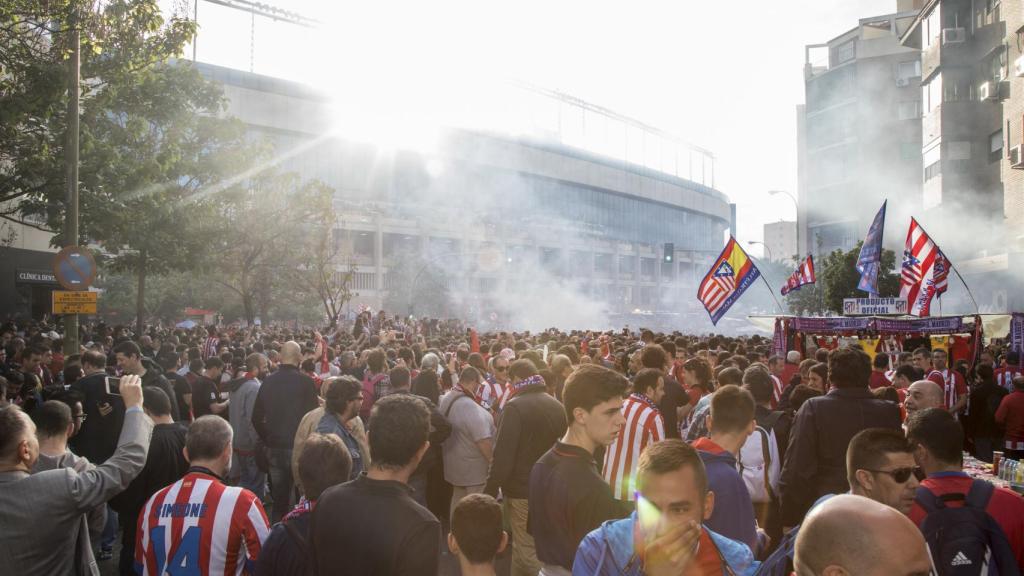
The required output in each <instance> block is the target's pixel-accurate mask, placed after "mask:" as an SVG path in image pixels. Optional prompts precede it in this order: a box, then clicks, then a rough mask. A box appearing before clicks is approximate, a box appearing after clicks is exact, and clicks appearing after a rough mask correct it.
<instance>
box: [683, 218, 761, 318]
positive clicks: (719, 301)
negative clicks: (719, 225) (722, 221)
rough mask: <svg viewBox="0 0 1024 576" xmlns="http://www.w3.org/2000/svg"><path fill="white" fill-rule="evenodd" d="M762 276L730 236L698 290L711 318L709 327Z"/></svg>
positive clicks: (698, 297) (699, 297)
mask: <svg viewBox="0 0 1024 576" xmlns="http://www.w3.org/2000/svg"><path fill="white" fill-rule="evenodd" d="M759 276H761V272H760V271H759V270H758V269H757V266H754V262H753V261H751V260H750V258H749V257H748V256H747V253H746V252H744V251H743V248H741V247H740V245H739V243H738V242H736V239H735V238H733V237H732V236H730V237H729V243H728V244H726V245H725V249H724V250H722V253H721V254H719V255H718V258H717V259H716V260H715V262H714V264H712V265H711V270H708V273H707V275H706V276H704V280H702V281H701V283H700V286H699V287H698V288H697V299H698V300H700V302H701V304H703V305H704V308H705V309H706V310H707V311H708V314H709V315H710V316H711V323H712V324H718V321H719V320H720V319H721V318H722V316H724V315H725V313H726V312H728V311H729V308H730V307H731V306H732V305H733V303H734V302H736V300H738V299H739V297H740V296H742V295H743V293H744V292H745V291H746V290H747V288H750V285H751V284H753V283H754V281H755V280H757V279H758V277H759Z"/></svg>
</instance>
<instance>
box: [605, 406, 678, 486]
mask: <svg viewBox="0 0 1024 576" xmlns="http://www.w3.org/2000/svg"><path fill="white" fill-rule="evenodd" d="M622 415H623V416H625V418H626V423H625V424H623V425H622V429H621V430H619V437H618V438H616V439H615V441H614V442H612V444H611V446H608V449H607V450H605V453H604V466H603V467H602V471H601V475H602V476H604V479H605V481H607V482H608V485H609V486H611V488H612V495H613V496H615V499H616V500H635V497H634V494H635V492H636V467H637V464H639V462H640V453H641V452H643V451H644V448H646V447H647V446H649V445H651V444H654V443H655V442H661V441H662V440H664V439H665V419H664V418H663V417H662V416H661V412H660V411H658V408H657V407H656V406H655V405H654V402H651V401H650V399H648V398H647V397H646V396H643V395H641V394H630V395H629V398H627V399H626V401H625V402H623V403H622Z"/></svg>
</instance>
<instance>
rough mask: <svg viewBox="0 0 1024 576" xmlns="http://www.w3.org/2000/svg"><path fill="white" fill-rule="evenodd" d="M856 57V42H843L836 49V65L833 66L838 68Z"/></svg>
mask: <svg viewBox="0 0 1024 576" xmlns="http://www.w3.org/2000/svg"><path fill="white" fill-rule="evenodd" d="M856 57H857V41H856V40H850V41H849V42H845V43H843V44H840V45H839V46H838V47H837V48H836V63H835V65H836V66H838V65H840V64H845V63H847V62H849V61H851V60H853V59H854V58H856Z"/></svg>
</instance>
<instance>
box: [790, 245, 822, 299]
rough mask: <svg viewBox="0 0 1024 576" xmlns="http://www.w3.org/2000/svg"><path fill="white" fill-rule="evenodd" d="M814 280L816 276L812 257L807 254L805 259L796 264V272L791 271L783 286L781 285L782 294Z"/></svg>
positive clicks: (815, 280) (812, 282)
mask: <svg viewBox="0 0 1024 576" xmlns="http://www.w3.org/2000/svg"><path fill="white" fill-rule="evenodd" d="M815 282H817V277H815V275H814V258H813V257H812V256H810V255H808V256H807V259H805V260H804V261H803V262H801V263H800V265H799V266H797V268H796V272H793V274H792V275H790V277H789V278H788V279H787V280H786V284H785V286H783V287H782V295H783V296H785V295H786V294H789V293H790V292H792V291H793V290H799V289H800V287H801V286H806V285H807V284H814V283H815Z"/></svg>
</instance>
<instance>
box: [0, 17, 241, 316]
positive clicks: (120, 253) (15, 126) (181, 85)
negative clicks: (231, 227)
mask: <svg viewBox="0 0 1024 576" xmlns="http://www.w3.org/2000/svg"><path fill="white" fill-rule="evenodd" d="M4 6H5V8H3V9H0V10H2V11H0V29H2V32H0V42H2V43H3V47H4V48H7V47H9V46H12V47H16V48H17V49H16V50H13V52H12V53H10V54H8V56H9V58H7V59H6V60H2V61H0V62H2V63H4V64H5V66H6V65H7V64H10V66H11V68H10V69H11V70H13V73H12V74H10V75H0V77H3V78H4V79H3V85H0V91H2V94H3V98H4V100H3V101H2V102H0V109H6V107H7V105H9V104H13V105H14V106H15V108H14V110H13V111H12V112H11V113H9V114H4V115H3V116H0V140H4V139H5V138H4V136H6V135H10V134H18V137H16V138H15V140H14V141H13V142H10V143H8V144H5V145H3V147H2V148H0V166H2V168H0V179H2V182H3V184H4V186H3V187H2V189H3V190H4V192H3V193H2V195H0V206H3V208H4V209H5V210H6V211H7V212H6V213H4V214H2V217H3V218H6V219H8V220H16V221H20V222H27V223H28V224H29V225H34V226H36V227H40V228H44V229H48V230H50V231H55V232H56V231H59V230H60V229H61V224H62V222H63V220H64V211H65V202H64V197H65V191H64V178H63V174H64V168H63V148H64V141H63V135H64V132H65V130H64V126H65V118H64V113H63V110H64V104H65V97H66V96H65V94H64V78H63V63H64V57H65V55H66V53H67V49H68V46H67V41H66V40H67V39H66V34H65V32H66V31H67V24H66V23H68V22H71V21H73V20H72V19H71V11H72V9H73V8H75V7H76V3H74V2H70V1H63V2H60V1H58V2H43V1H35V2H33V1H27V0H25V1H21V2H16V3H13V7H8V4H7V3H5V4H4ZM79 14H80V16H81V18H80V20H78V22H79V23H80V29H81V32H82V44H83V49H82V64H81V70H82V83H81V86H82V93H81V98H82V114H81V119H80V121H81V157H80V172H79V178H80V188H79V197H80V234H81V238H64V237H63V236H62V234H61V233H59V232H58V233H57V234H55V236H54V239H53V244H54V245H57V246H60V245H70V244H78V243H80V242H81V240H82V239H83V238H85V239H89V240H91V241H95V242H98V243H100V244H101V245H102V246H103V248H104V249H105V250H106V251H107V252H108V253H110V254H111V256H112V258H111V265H112V266H113V267H115V268H117V269H120V270H125V271H130V272H133V273H134V274H135V277H136V280H137V290H136V292H137V306H136V313H137V322H138V329H139V330H141V328H142V324H143V320H144V315H145V291H146V280H147V277H148V276H149V275H151V274H164V273H168V272H170V271H174V270H186V269H191V268H194V266H195V264H196V262H197V260H198V258H199V254H201V253H202V252H203V251H204V250H205V249H206V247H207V245H208V242H209V238H206V237H204V236H203V235H202V234H201V233H198V232H197V231H196V228H195V226H194V225H195V224H197V223H199V222H201V220H202V218H203V217H204V216H206V215H208V213H209V210H210V204H211V201H210V196H211V195H212V194H216V193H217V192H218V191H219V190H221V189H224V188H228V187H230V186H231V185H232V183H233V181H232V180H231V179H230V178H231V176H232V175H234V174H237V173H240V172H242V171H243V169H244V167H245V166H246V165H247V164H248V162H249V160H250V158H251V157H252V153H251V149H250V147H249V145H248V143H247V142H246V141H245V137H244V136H245V134H244V128H243V126H242V125H241V123H240V122H238V121H236V120H232V119H229V118H225V117H224V116H223V113H224V109H225V100H224V97H223V94H222V92H221V90H220V88H219V87H218V86H216V85H215V84H213V83H212V82H209V81H207V80H205V79H204V78H202V76H200V75H199V73H198V72H197V71H196V70H195V69H194V68H192V67H191V66H190V65H188V64H187V63H183V62H173V61H172V59H173V58H174V57H176V56H178V55H179V54H180V53H181V50H182V48H183V46H184V44H185V43H186V42H187V41H188V39H189V38H191V37H192V36H193V34H194V32H195V24H194V22H190V21H187V20H185V19H178V18H174V19H172V20H171V21H170V22H168V23H165V22H164V20H163V18H162V16H161V13H160V8H159V6H158V5H157V2H156V1H155V0H109V1H108V2H106V3H105V4H104V6H103V9H102V11H100V12H98V13H82V12H80V13H79ZM39 22H61V23H65V24H64V27H63V28H60V27H55V26H50V25H41V24H37V23H39ZM0 53H5V50H3V49H0ZM22 101H24V103H21V102H22ZM37 222H44V223H45V224H36V223H37Z"/></svg>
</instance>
